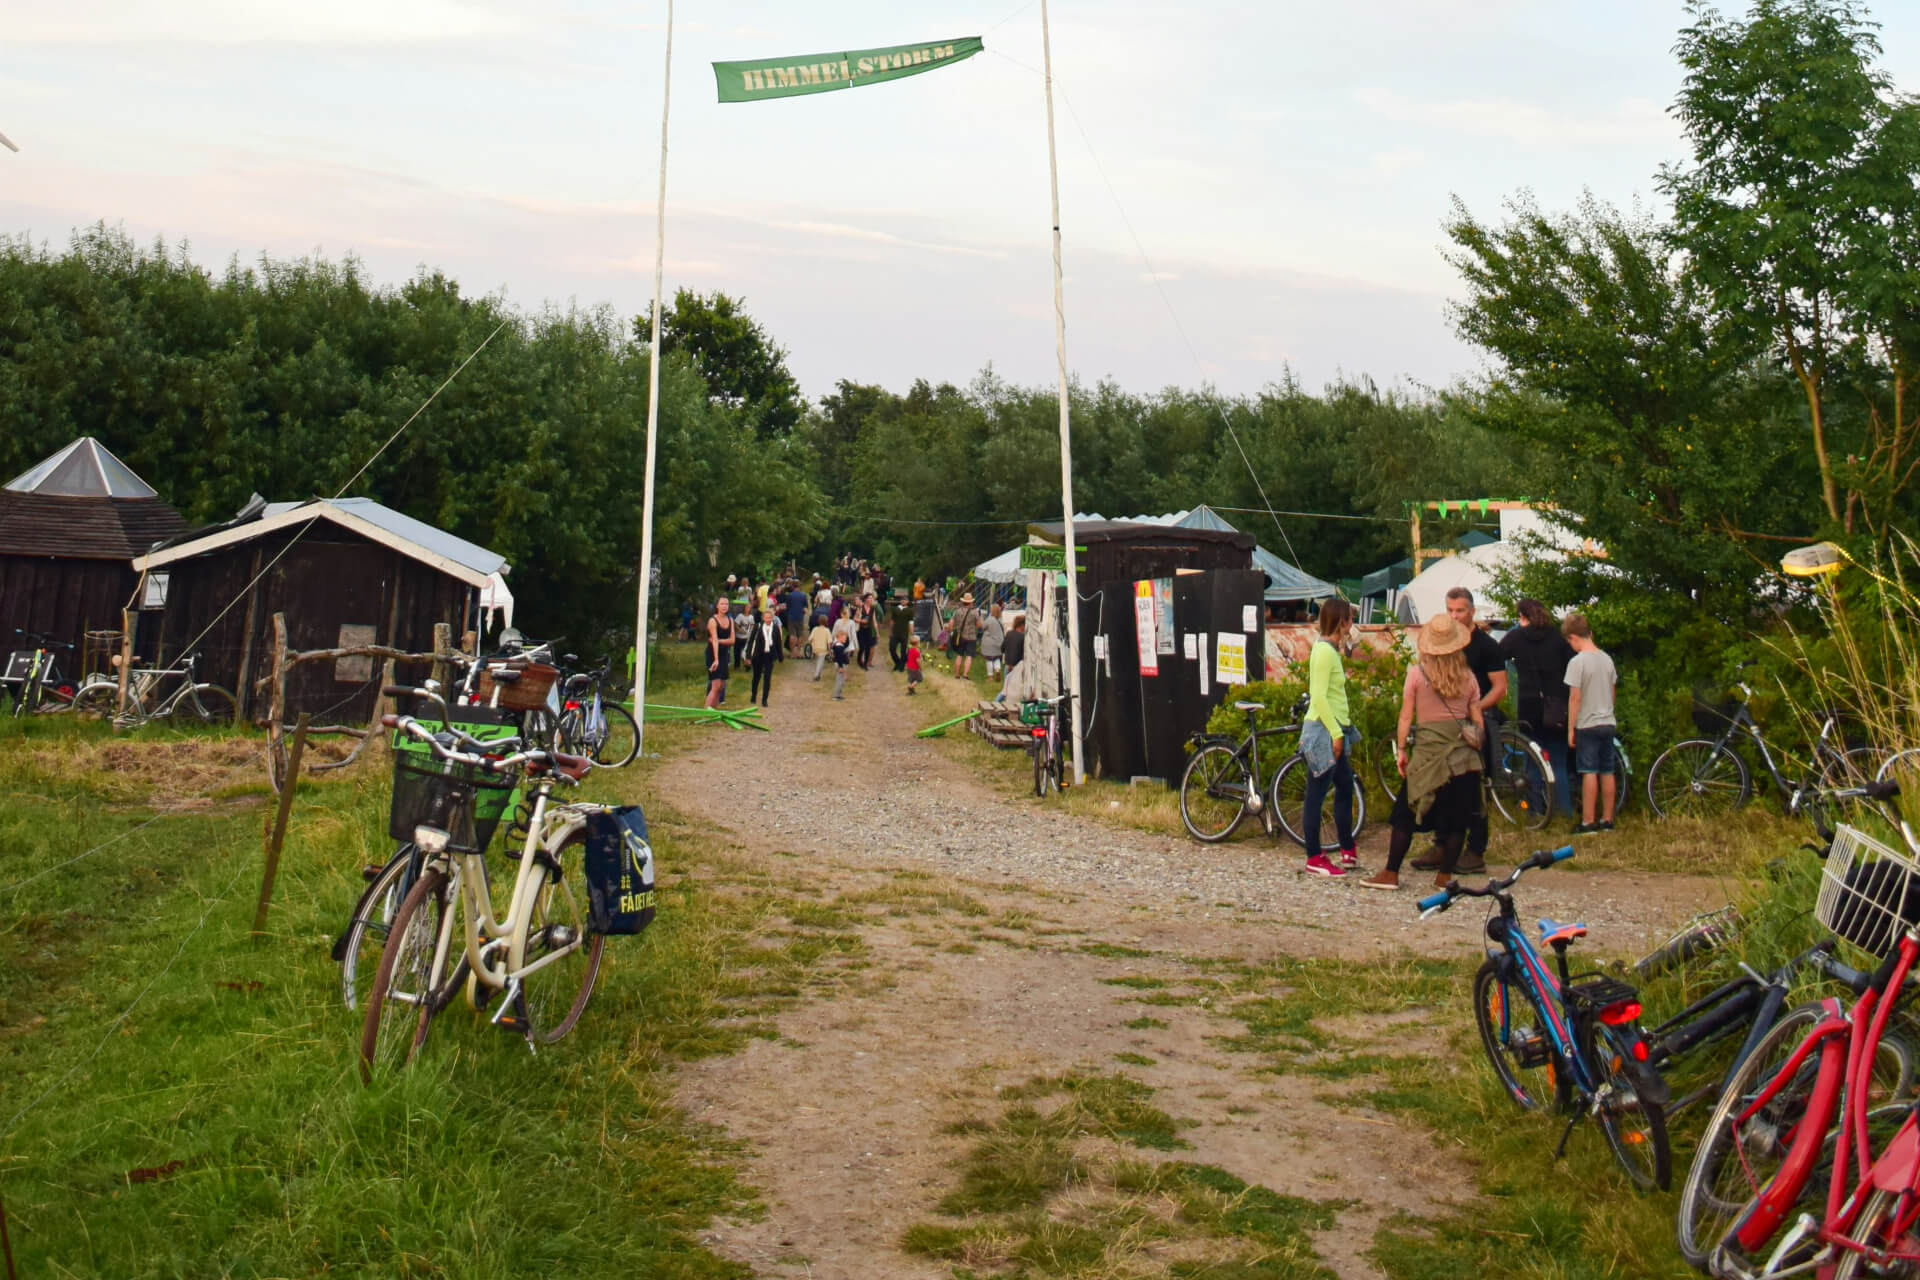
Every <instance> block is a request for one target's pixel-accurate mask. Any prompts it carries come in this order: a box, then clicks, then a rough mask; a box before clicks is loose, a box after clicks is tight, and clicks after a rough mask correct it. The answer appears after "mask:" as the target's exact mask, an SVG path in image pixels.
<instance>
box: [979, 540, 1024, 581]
mask: <svg viewBox="0 0 1920 1280" xmlns="http://www.w3.org/2000/svg"><path fill="white" fill-rule="evenodd" d="M1019 574H1020V548H1018V547H1010V548H1008V549H1007V550H1005V551H1003V552H1001V553H1000V554H999V555H997V556H995V557H994V558H993V559H991V560H986V561H983V562H981V563H980V564H977V565H975V566H973V576H974V579H975V580H976V581H979V582H1012V581H1013V580H1014V579H1015V578H1016V577H1018V576H1019Z"/></svg>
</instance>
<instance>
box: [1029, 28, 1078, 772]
mask: <svg viewBox="0 0 1920 1280" xmlns="http://www.w3.org/2000/svg"><path fill="white" fill-rule="evenodd" d="M1040 57H1041V66H1042V68H1043V69H1044V70H1045V72H1046V77H1045V78H1046V87H1047V181H1048V184H1049V185H1050V186H1051V187H1052V189H1053V334H1054V346H1055V348H1056V349H1057V352H1058V355H1059V359H1060V505H1061V507H1062V508H1063V510H1064V512H1065V515H1066V520H1065V528H1064V532H1065V537H1066V543H1067V691H1068V693H1069V694H1071V695H1072V699H1073V701H1072V707H1071V709H1072V711H1073V785H1074V786H1076V787H1077V786H1081V785H1083V784H1084V783H1085V782H1086V780H1087V770H1086V766H1085V765H1084V764H1083V763H1082V760H1083V758H1084V752H1083V750H1082V748H1083V746H1084V745H1085V739H1084V737H1083V736H1082V733H1081V722H1080V706H1081V703H1080V565H1079V560H1078V558H1077V556H1076V554H1075V552H1074V546H1073V438H1072V435H1071V434H1070V432H1069V429H1068V423H1067V309H1066V301H1065V291H1064V289H1063V288H1062V286H1061V279H1060V160H1059V156H1058V154H1057V152H1056V151H1055V149H1054V145H1053V38H1052V35H1051V33H1050V31H1049V29H1048V26H1047V0H1040Z"/></svg>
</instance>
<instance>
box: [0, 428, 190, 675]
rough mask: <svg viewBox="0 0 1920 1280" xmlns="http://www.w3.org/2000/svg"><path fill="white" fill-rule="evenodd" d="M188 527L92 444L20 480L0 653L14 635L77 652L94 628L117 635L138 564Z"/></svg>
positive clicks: (3, 544)
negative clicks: (29, 634) (46, 639)
mask: <svg viewBox="0 0 1920 1280" xmlns="http://www.w3.org/2000/svg"><path fill="white" fill-rule="evenodd" d="M186 527H187V522H186V521H185V520H182V519H181V518H180V513H179V512H177V511H175V510H174V509H173V508H172V507H170V506H168V505H167V504H166V503H165V502H163V501H161V499H160V495H159V494H157V493H155V492H154V491H153V489H152V487H150V486H149V485H148V484H147V482H146V481H144V480H142V479H141V478H140V477H139V476H137V475H135V474H134V473H133V470H132V468H130V467H128V466H127V464H126V463H124V462H122V461H120V459H118V458H116V457H114V456H113V454H112V453H110V452H108V450H107V448H106V447H105V446H104V445H102V444H101V443H100V442H99V441H98V440H95V439H94V438H93V437H92V436H82V437H81V438H80V439H78V440H75V441H74V442H73V443H72V444H70V445H68V446H67V447H66V448H64V449H62V450H60V452H58V453H56V454H54V455H53V456H52V457H50V458H48V459H46V460H45V461H43V462H41V463H40V464H39V465H38V466H35V467H33V468H31V469H30V470H28V471H27V472H26V473H25V474H23V475H19V476H15V477H14V478H13V479H12V480H10V481H8V483H7V486H6V488H4V489H0V650H4V649H12V648H16V647H18V646H16V645H15V644H14V643H13V640H14V635H13V633H14V631H15V630H16V629H17V630H22V631H35V632H40V633H42V634H44V635H49V636H52V637H53V638H54V639H56V640H60V641H64V642H65V643H67V644H71V645H73V646H74V648H75V650H76V651H78V650H79V649H80V648H81V646H82V640H83V636H84V635H85V633H86V632H87V631H88V630H89V629H93V630H100V631H117V630H119V629H120V613H121V610H122V609H124V608H125V607H126V604H127V599H128V597H129V596H131V595H132V594H133V585H134V576H135V574H134V569H133V558H134V557H135V556H138V555H141V554H143V553H145V552H146V551H147V550H148V549H149V548H151V547H152V546H153V545H154V544H155V543H156V542H160V541H162V540H163V539H166V538H171V537H173V536H174V535H176V534H178V533H180V532H181V531H182V530H184V529H185V528H186ZM62 665H63V666H70V664H68V663H65V662H63V664H62ZM67 674H69V675H77V674H78V672H76V671H72V670H68V672H67Z"/></svg>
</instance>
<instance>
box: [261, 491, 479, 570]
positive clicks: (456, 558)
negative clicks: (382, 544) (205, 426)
mask: <svg viewBox="0 0 1920 1280" xmlns="http://www.w3.org/2000/svg"><path fill="white" fill-rule="evenodd" d="M308 505H313V506H322V507H332V508H334V509H335V510H338V511H340V512H342V513H344V514H346V515H349V516H352V517H354V518H356V519H360V520H364V521H366V522H367V523H368V524H370V525H374V526H376V527H378V528H380V529H383V530H385V531H386V532H388V533H390V534H392V535H393V536H395V537H396V538H401V539H404V540H405V541H407V542H410V543H412V544H413V545H414V546H416V547H419V548H420V549H421V550H423V551H426V552H428V553H429V554H431V555H435V556H438V557H440V558H441V559H443V560H451V561H453V562H454V563H455V564H457V565H461V566H462V567H464V568H467V569H471V570H473V572H475V573H477V574H479V575H481V576H482V577H486V576H488V575H491V574H495V573H499V572H501V571H503V570H504V569H506V567H507V558H506V557H505V556H503V555H501V554H500V553H499V552H497V551H489V550H488V549H487V548H485V547H482V546H478V545H476V544H474V543H471V542H468V541H467V540H466V539H465V538H456V537H454V536H453V535H452V534H450V533H448V532H447V531H446V530H444V529H436V528H435V527H434V526H432V525H430V524H428V523H427V522H426V521H424V520H415V519H414V518H413V517H412V516H410V515H407V514H406V513H405V512H402V511H395V510H394V509H393V508H392V507H388V506H383V505H381V504H380V503H378V502H375V501H374V500H373V499H372V498H335V499H333V500H332V501H330V502H322V501H318V500H316V501H314V502H313V503H311V504H309V503H303V502H269V503H268V504H267V508H266V510H265V511H264V512H263V513H262V516H263V518H264V519H268V520H271V519H273V518H274V517H275V516H278V515H281V514H284V513H285V512H288V511H293V510H295V509H296V508H299V507H303V506H308Z"/></svg>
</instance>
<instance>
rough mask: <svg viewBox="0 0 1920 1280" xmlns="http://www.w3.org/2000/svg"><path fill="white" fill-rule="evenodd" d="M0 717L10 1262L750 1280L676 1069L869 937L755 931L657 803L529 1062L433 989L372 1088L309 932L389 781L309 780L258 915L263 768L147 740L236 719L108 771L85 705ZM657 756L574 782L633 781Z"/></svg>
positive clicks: (745, 1030)
mask: <svg viewBox="0 0 1920 1280" xmlns="http://www.w3.org/2000/svg"><path fill="white" fill-rule="evenodd" d="M692 688H693V686H692V685H691V684H687V686H686V687H684V688H682V687H678V685H676V684H674V683H672V682H670V683H669V685H668V686H667V687H666V688H664V689H663V690H661V692H660V694H659V695H658V696H660V697H661V699H662V700H663V701H688V700H690V696H697V695H691V690H692ZM675 732H676V731H675V730H671V729H669V730H665V731H663V732H660V733H658V734H650V736H649V740H648V747H649V749H650V750H655V751H657V750H660V749H662V748H663V747H664V748H665V749H667V750H671V749H672V742H671V739H672V738H673V736H674V733H675ZM678 732H688V731H686V730H680V731H678ZM0 735H3V736H0V761H4V764H0V771H4V772H5V774H6V776H7V777H8V778H9V779H10V781H11V782H12V784H13V785H11V786H10V787H9V788H8V789H7V791H6V793H5V794H4V795H0V934H4V935H5V936H6V938H7V940H8V942H9V944H10V945H9V951H10V953H11V954H12V956H13V957H14V958H15V962H16V963H15V968H14V971H13V980H12V981H10V982H9V983H8V984H7V985H6V988H5V991H4V993H3V994H0V1070H3V1071H4V1078H5V1080H6V1085H5V1088H4V1091H3V1092H0V1196H3V1197H4V1203H5V1207H6V1211H7V1215H8V1221H9V1223H10V1226H11V1234H12V1240H13V1246H14V1250H15V1253H16V1255H17V1260H18V1263H19V1267H20V1272H21V1274H23V1275H29V1276H41V1275H55V1276H58V1275H98V1276H175V1275H196V1276H199V1275H223V1276H226V1275H230V1276H268V1275H275V1276H279V1275H306V1274H315V1273H319V1272H338V1273H345V1274H367V1275H388V1276H391V1275H449V1276H513V1275H529V1276H533V1275H537V1276H543V1277H550V1276H554V1275H589V1274H606V1273H607V1272H608V1270H609V1268H610V1267H612V1266H615V1265H617V1266H618V1267H619V1269H621V1270H623V1271H628V1272H631V1273H633V1274H640V1275H652V1276H673V1277H678V1276H687V1277H694V1276H731V1275H737V1274H741V1271H740V1269H739V1268H738V1267H736V1266H734V1265H733V1264H731V1263H728V1262H725V1261H722V1260H721V1259H719V1258H717V1257H715V1256H714V1255H712V1254H711V1253H709V1252H707V1251H706V1250H704V1249H703V1248H702V1247H701V1246H700V1245H699V1244H698V1243H697V1240H696V1238H695V1237H696V1232H697V1231H698V1230H699V1229H700V1228H701V1227H702V1226H703V1225H704V1224H705V1223H707V1222H708V1221H709V1220H710V1219H711V1218H712V1217H713V1216H714V1215H715V1214H719V1213H729V1214H739V1213H748V1214H750V1213H751V1212H753V1207H754V1206H753V1204H752V1200H751V1196H750V1194H749V1193H748V1192H747V1191H746V1190H745V1189H743V1188H742V1187H741V1186H740V1185H739V1184H738V1183H737V1182H736V1181H735V1179H734V1177H733V1175H732V1173H731V1172H730V1168H731V1163H732V1162H731V1160H730V1152H729V1150H728V1148H727V1147H726V1145H725V1144H724V1143H723V1142H721V1141H720V1140H719V1139H718V1138H717V1136H716V1135H715V1134H714V1133H712V1132H711V1131H708V1130H705V1129H702V1128H700V1127H699V1126H696V1125H692V1124H690V1123H688V1122H687V1120H686V1119H685V1118H684V1117H683V1116H681V1115H680V1114H679V1113H678V1112H677V1111H676V1110H675V1109H674V1107H673V1106H672V1105H671V1103H670V1102H669V1100H668V1097H667V1093H666V1088H665V1084H664V1080H665V1075H666V1072H667V1071H668V1069H669V1068H670V1067H671V1065H672V1064H673V1063H674V1062H676V1061H679V1060H684V1059H687V1058H692V1057H697V1056H700V1055H702V1054H709V1053H715V1052H724V1051H726V1050H728V1049H729V1048H730V1047H732V1046H735V1045H737V1044H739V1043H740V1042H741V1041H742V1039H743V1038H744V1037H747V1036H751V1035H756V1034H760V1035H770V1034H772V1032H771V1030H770V1027H769V1025H768V1024H767V1022H766V1016H767V1015H768V1014H769V1013H771V1012H773V1011H775V1010H777V1009H778V1008H779V1007H781V1005H782V1004H783V1003H784V1002H785V1001H786V1000H790V999H792V998H795V997H797V996H798V995H800V994H801V993H803V992H805V991H807V990H809V987H810V984H813V983H817V982H818V981H819V980H820V977H819V975H820V973H821V971H822V963H823V961H824V962H827V967H828V969H829V970H830V969H831V962H832V961H833V960H834V959H835V958H836V957H843V956H845V955H847V954H848V953H850V952H851V951H854V950H857V946H858V944H857V940H855V939H852V938H849V937H848V936H846V935H844V934H843V933H841V932H840V931H838V930H829V929H810V928H807V927H804V926H796V925H790V924H787V923H785V922H784V920H783V923H782V925H781V927H779V928H776V929H770V930H769V929H763V928H761V926H762V925H763V924H764V923H765V922H766V920H767V919H768V918H769V917H770V915H771V913H772V912H773V911H774V909H775V907H776V905H777V904H778V902H779V901H780V900H781V899H780V893H781V890H780V887H779V886H778V885H775V884H773V883H772V882H771V881H769V880H768V879H767V878H766V877H765V876H763V875H759V874H757V873H753V872H750V871H748V870H746V869H744V868H739V867H732V866H729V865H728V864H727V863H726V862H725V861H724V860H723V859H722V858H720V857H719V856H710V855H709V854H708V853H707V852H706V851H704V850H702V849H700V848H699V846H698V845H697V844H695V843H694V842H693V841H692V840H691V839H689V838H688V837H687V835H686V832H687V828H686V827H685V826H684V824H682V823H681V822H679V821H678V820H677V819H676V818H675V816H674V815H672V814H669V813H663V812H660V811H658V810H654V811H652V812H651V816H652V817H653V819H654V833H655V839H656V845H657V848H658V857H659V865H660V869H661V881H660V883H661V890H662V902H661V911H660V916H659V921H658V923H657V924H656V925H655V926H654V927H653V929H652V930H650V931H649V932H648V933H647V934H646V935H644V936H643V937H641V938H637V939H635V938H629V939H613V940H610V942H609V946H608V960H607V964H606V965H605V967H604V968H603V971H602V975H601V980H600V984H599V987H598V989H597V993H596V995H595V997H594V1002H593V1005H592V1006H591V1007H590V1008H589V1010H588V1012H587V1014H586V1016H585V1017H584V1018H583V1019H582V1021H581V1025H580V1027H579V1029H578V1030H577V1031H576V1032H575V1033H574V1035H573V1036H572V1037H571V1038H570V1039H568V1040H566V1041H564V1042H562V1043H561V1044H559V1045H556V1046H553V1047H550V1048H547V1049H543V1050H542V1052H541V1053H540V1054H539V1055H538V1056H534V1055H531V1054H529V1053H528V1051H527V1049H526V1048H525V1047H524V1046H523V1045H522V1044H521V1043H520V1042H518V1041H515V1040H512V1039H509V1038H507V1037H506V1036H504V1035H502V1034H501V1033H499V1032H497V1031H495V1030H493V1029H492V1028H490V1027H487V1026H485V1025H484V1024H483V1023H481V1022H479V1021H478V1020H477V1019H474V1018H471V1017H461V1016H454V1015H452V1014H450V1015H449V1016H446V1017H444V1018H442V1019H439V1020H436V1022H435V1028H434V1036H433V1039H432V1040H431V1041H430V1042H429V1044H428V1046H427V1049H426V1051H425V1054H424V1057H423V1059H422V1060H421V1061H420V1062H419V1063H418V1064H417V1065H416V1066H415V1067H414V1068H413V1069H412V1070H410V1071H408V1072H405V1073H401V1074H397V1075H395V1076H393V1077H391V1078H383V1079H379V1080H377V1081H376V1082H375V1084H374V1085H373V1087H371V1088H366V1087H362V1085H361V1084H360V1082H359V1079H358V1076H357V1074H356V1070H355V1062H356V1055H355V1046H356V1042H357V1037H358V1021H359V1020H358V1017H357V1016H355V1015H350V1014H348V1013H347V1012H346V1010H345V1009H344V1008H343V1007H342V1006H341V1004H340V1002H339V997H338V994H337V991H338V980H337V974H338V969H337V967H336V966H335V965H334V964H333V963H332V961H331V960H330V959H329V956H328V947H329V944H330V942H331V940H332V938H333V937H334V936H335V934H336V933H337V932H338V931H339V929H340V927H341V924H342V921H343V920H344V918H345V916H346V914H347V911H348V909H349V907H350V906H351V905H352V903H353V901H354V898H355V895H356V894H357V892H358V890H359V887H360V883H361V881H360V874H359V873H360V869H361V867H362V866H363V865H365V864H366V863H368V862H378V861H381V860H383V859H384V857H385V855H386V853H387V851H388V850H389V848H390V842H389V841H388V840H387V838H386V833H385V827H386V804H387V781H386V778H385V777H384V776H376V775H371V774H370V773H369V772H367V771H354V772H355V773H356V774H357V775H358V776H349V777H341V776H339V775H333V779H332V780H327V781H320V782H314V783H309V784H306V785H303V786H302V788H301V791H300V794H299V796H298V798H297V801H296V805H295V810H294V822H293V826H292V832H291V835H290V837H289V839H288V842H287V848H286V853H285V857H284V859H283V861H282V864H281V873H280V880H279V886H278V891H277V893H276V898H275V902H274V904H273V913H272V916H271V918H270V921H269V932H268V936H266V937H265V938H264V939H262V940H259V941H255V940H253V939H251V938H250V937H249V927H250V924H251V920H252V913H253V905H254V899H255V896H256V895H257V892H258V888H259V882H260V863H261V831H262V826H263V821H264V819H265V816H266V806H265V804H264V802H263V800H262V798H261V797H260V796H259V795H258V794H249V793H257V791H258V787H256V786H252V785H249V784H248V783H247V782H246V781H245V779H247V778H248V777H249V776H252V775H251V774H250V772H249V771H247V770H246V769H245V768H244V767H236V768H233V769H230V770H228V771H227V777H228V778H229V781H227V782H225V783H224V784H220V783H216V784H215V785H214V787H213V788H212V789H213V790H214V791H216V792H220V793H223V794H228V795H229V796H230V798H228V799H223V800H221V799H214V800H209V799H206V798H204V797H202V798H200V799H198V800H194V799H193V798H191V797H186V796H182V795H180V794H177V793H175V792H174V791H171V790H169V789H168V788H167V787H166V786H165V785H163V783H162V782H161V781H160V779H161V778H163V777H166V776H171V775H172V774H173V773H174V772H175V770H174V768H171V767H170V768H168V769H166V770H161V769H153V770H145V769H143V768H142V766H141V763H140V762H141V761H142V760H143V759H145V758H147V757H149V756H153V755H160V754H164V755H166V756H167V757H169V758H170V764H171V765H175V766H177V765H178V764H179V763H180V762H182V761H191V760H194V759H199V758H202V757H216V756H217V757H219V758H221V759H226V758H228V756H229V755H230V754H231V753H230V752H229V751H228V749H227V745H226V744H225V743H222V742H221V741H219V740H213V739H200V740H197V741H196V740H186V739H180V738H178V737H177V736H169V735H168V734H166V733H165V732H164V731H162V732H159V733H153V732H148V733H143V734H140V735H135V736H134V737H132V738H129V739H124V740H122V743H121V744H119V745H117V746H114V747H113V748H112V754H113V764H112V766H111V767H108V766H103V765H102V764H101V762H100V756H101V752H102V749H103V748H106V747H107V746H108V744H107V743H106V742H105V741H104V739H105V736H106V735H105V733H104V731H103V730H101V729H99V728H98V727H96V726H88V725H81V724H76V723H73V722H71V721H69V720H66V719H65V718H48V719H43V720H37V721H34V722H31V723H30V724H28V725H26V726H25V730H24V732H23V730H22V729H21V728H20V727H19V726H17V725H9V726H8V727H7V728H5V729H0ZM253 745H254V746H257V745H258V744H253ZM252 749H253V747H252V746H250V747H249V748H247V750H246V751H243V752H241V753H239V754H240V755H242V756H244V755H245V754H247V752H249V751H251V750H252ZM88 762H91V767H89V763H88ZM647 772H648V770H647V768H646V767H645V766H644V765H643V766H642V767H641V768H639V769H636V770H630V771H626V772H623V773H621V774H617V775H611V776H608V777H604V778H601V779H596V780H595V782H594V783H593V784H592V790H591V791H590V792H589V794H594V795H598V796H599V797H601V798H605V799H610V800H611V799H624V798H629V797H635V796H638V795H640V794H643V793H644V791H645V780H646V776H647ZM149 775H150V776H149ZM208 776H209V777H210V778H216V779H217V778H219V777H220V776H221V774H219V773H218V772H216V771H213V770H209V771H208ZM258 776H259V777H264V775H263V774H262V775H258ZM234 779H238V781H237V782H236V781H234ZM234 793H238V794H234ZM156 815H158V816H156ZM96 850H97V851H96ZM74 859H78V860H74ZM716 879H719V880H724V883H725V888H724V890H721V889H717V888H715V887H712V885H713V881H714V880H716ZM756 935H758V936H756ZM783 993H784V994H783Z"/></svg>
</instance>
